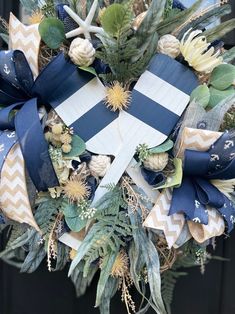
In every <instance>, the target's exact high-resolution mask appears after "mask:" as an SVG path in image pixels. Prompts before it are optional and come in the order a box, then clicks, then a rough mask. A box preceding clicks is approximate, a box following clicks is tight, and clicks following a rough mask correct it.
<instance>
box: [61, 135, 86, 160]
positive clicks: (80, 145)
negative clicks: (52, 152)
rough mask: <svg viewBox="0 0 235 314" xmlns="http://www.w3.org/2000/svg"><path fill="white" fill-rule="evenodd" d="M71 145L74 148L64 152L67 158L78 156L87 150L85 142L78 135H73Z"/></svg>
mask: <svg viewBox="0 0 235 314" xmlns="http://www.w3.org/2000/svg"><path fill="white" fill-rule="evenodd" d="M71 146H72V150H71V151H70V152H69V153H68V154H65V153H64V157H65V158H67V157H68V158H72V157H77V156H79V155H81V154H82V153H84V152H85V150H86V144H85V142H84V141H83V140H82V139H81V138H80V137H79V136H78V135H73V137H72V143H71Z"/></svg>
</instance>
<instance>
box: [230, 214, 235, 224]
mask: <svg viewBox="0 0 235 314" xmlns="http://www.w3.org/2000/svg"><path fill="white" fill-rule="evenodd" d="M230 221H231V223H233V224H234V222H235V218H234V216H233V215H231V216H230Z"/></svg>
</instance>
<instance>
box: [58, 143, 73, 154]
mask: <svg viewBox="0 0 235 314" xmlns="http://www.w3.org/2000/svg"><path fill="white" fill-rule="evenodd" d="M61 149H62V151H63V152H64V153H65V154H68V153H69V152H71V150H72V146H71V145H70V144H63V145H62V146H61Z"/></svg>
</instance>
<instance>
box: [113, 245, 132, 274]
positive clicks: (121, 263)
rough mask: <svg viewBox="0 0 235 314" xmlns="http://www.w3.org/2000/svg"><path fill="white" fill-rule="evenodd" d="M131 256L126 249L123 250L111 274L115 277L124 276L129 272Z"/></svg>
mask: <svg viewBox="0 0 235 314" xmlns="http://www.w3.org/2000/svg"><path fill="white" fill-rule="evenodd" d="M128 265H129V258H128V256H127V254H126V252H125V251H124V250H121V251H120V252H119V253H118V255H117V257H116V259H115V262H114V264H113V267H112V271H111V275H112V276H113V277H116V278H118V277H123V276H125V274H126V273H127V272H128Z"/></svg>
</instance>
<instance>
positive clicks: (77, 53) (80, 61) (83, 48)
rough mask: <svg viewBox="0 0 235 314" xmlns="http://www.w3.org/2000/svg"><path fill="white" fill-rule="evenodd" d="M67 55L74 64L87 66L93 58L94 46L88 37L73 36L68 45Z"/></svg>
mask: <svg viewBox="0 0 235 314" xmlns="http://www.w3.org/2000/svg"><path fill="white" fill-rule="evenodd" d="M69 56H70V59H71V60H72V61H73V63H74V64H76V65H78V66H86V67H88V66H89V65H91V64H92V63H93V61H94V60H95V48H94V47H93V45H92V43H91V42H90V41H89V40H88V39H83V38H75V39H74V40H73V41H72V43H71V45H70V49H69Z"/></svg>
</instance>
